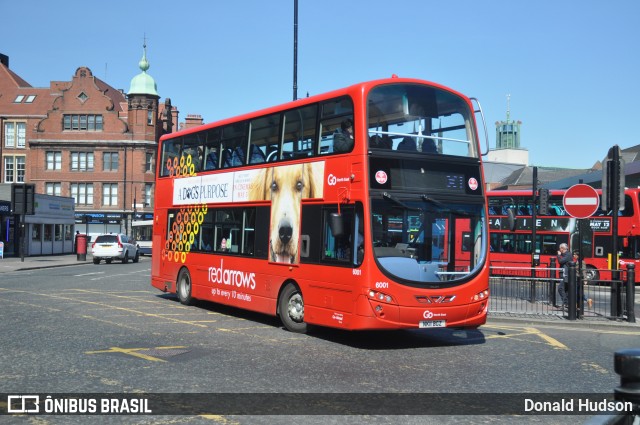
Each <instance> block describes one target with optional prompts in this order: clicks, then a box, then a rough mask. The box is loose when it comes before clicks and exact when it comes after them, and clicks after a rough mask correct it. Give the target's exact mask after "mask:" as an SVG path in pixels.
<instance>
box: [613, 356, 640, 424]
mask: <svg viewBox="0 0 640 425" xmlns="http://www.w3.org/2000/svg"><path fill="white" fill-rule="evenodd" d="M614 370H615V371H616V373H617V374H618V375H620V386H619V387H616V388H615V390H614V394H615V399H616V400H617V401H629V402H631V403H633V408H634V414H636V415H640V349H638V348H630V349H626V350H620V351H616V353H615V355H614Z"/></svg>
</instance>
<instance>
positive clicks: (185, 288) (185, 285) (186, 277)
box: [176, 268, 191, 305]
mask: <svg viewBox="0 0 640 425" xmlns="http://www.w3.org/2000/svg"><path fill="white" fill-rule="evenodd" d="M176 292H177V293H178V299H179V300H180V302H181V303H182V304H184V305H189V304H191V274H190V273H189V270H188V269H186V268H183V269H182V270H180V273H178V282H177V283H176Z"/></svg>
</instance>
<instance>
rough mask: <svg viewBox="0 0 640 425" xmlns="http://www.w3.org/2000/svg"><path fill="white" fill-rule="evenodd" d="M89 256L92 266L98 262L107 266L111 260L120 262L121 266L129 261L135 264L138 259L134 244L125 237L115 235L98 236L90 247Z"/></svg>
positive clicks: (138, 254) (136, 248)
mask: <svg viewBox="0 0 640 425" xmlns="http://www.w3.org/2000/svg"><path fill="white" fill-rule="evenodd" d="M91 254H93V264H100V260H104V261H106V263H107V264H111V261H113V260H121V261H122V263H123V264H124V263H126V262H128V261H129V260H133V262H134V263H137V262H138V260H139V259H140V253H139V252H138V245H137V244H136V242H135V241H134V240H133V239H131V238H129V237H128V236H127V235H122V234H117V233H116V234H113V233H111V234H108V235H100V236H98V237H97V238H96V239H95V240H94V241H93V244H92V245H91Z"/></svg>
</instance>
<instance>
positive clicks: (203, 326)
mask: <svg viewBox="0 0 640 425" xmlns="http://www.w3.org/2000/svg"><path fill="white" fill-rule="evenodd" d="M12 292H20V293H25V294H30V295H39V296H41V297H45V298H53V299H60V300H65V301H75V302H77V303H82V304H89V305H93V306H98V307H104V308H107V309H112V310H120V311H126V312H128V313H134V314H139V315H141V316H146V317H155V318H156V319H163V320H165V321H167V320H168V321H171V322H177V323H182V324H187V325H191V326H196V327H199V328H206V327H207V325H203V324H200V323H194V322H192V321H189V320H180V319H174V318H173V317H166V316H162V315H160V314H157V313H147V312H144V311H140V310H135V309H132V308H125V307H117V306H114V305H109V304H105V303H100V302H96V301H86V300H79V299H76V298H71V297H64V296H61V295H55V294H40V293H38V292H29V291H19V290H12Z"/></svg>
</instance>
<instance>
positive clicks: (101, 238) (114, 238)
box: [96, 235, 118, 243]
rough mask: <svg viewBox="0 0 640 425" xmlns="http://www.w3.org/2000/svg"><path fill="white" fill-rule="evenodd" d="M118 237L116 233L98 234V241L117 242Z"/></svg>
mask: <svg viewBox="0 0 640 425" xmlns="http://www.w3.org/2000/svg"><path fill="white" fill-rule="evenodd" d="M117 242H118V237H117V236H115V235H104V236H98V238H97V239H96V243H117Z"/></svg>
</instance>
